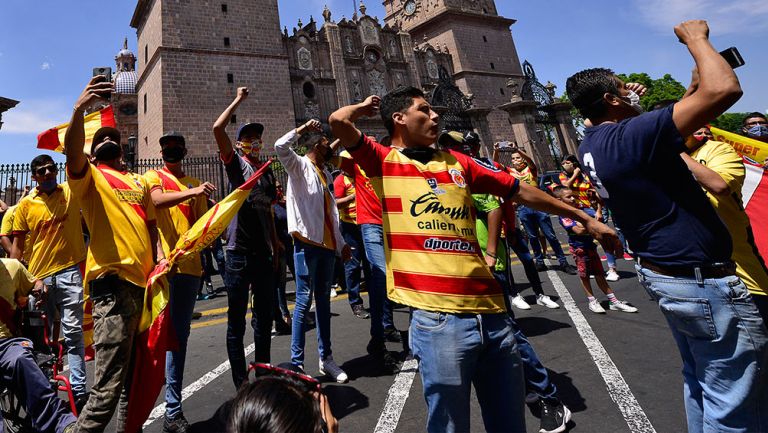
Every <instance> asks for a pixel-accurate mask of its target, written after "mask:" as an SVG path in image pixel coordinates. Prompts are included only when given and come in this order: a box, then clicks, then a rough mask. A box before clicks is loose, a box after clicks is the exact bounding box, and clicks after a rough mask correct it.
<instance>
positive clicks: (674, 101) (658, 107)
mask: <svg viewBox="0 0 768 433" xmlns="http://www.w3.org/2000/svg"><path fill="white" fill-rule="evenodd" d="M678 102H680V100H678V99H662V100H661V101H659V102H657V103H655V104H653V109H654V110H661V109H662V108H667V107H669V106H670V105H675V104H677V103H678Z"/></svg>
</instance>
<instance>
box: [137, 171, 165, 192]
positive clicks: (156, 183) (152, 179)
mask: <svg viewBox="0 0 768 433" xmlns="http://www.w3.org/2000/svg"><path fill="white" fill-rule="evenodd" d="M142 177H143V178H144V180H145V181H146V182H147V186H148V187H149V191H150V192H151V191H152V190H153V189H157V188H160V189H162V188H163V185H162V183H161V181H160V176H159V175H158V174H157V171H155V170H149V171H148V172H146V173H144V176H142Z"/></svg>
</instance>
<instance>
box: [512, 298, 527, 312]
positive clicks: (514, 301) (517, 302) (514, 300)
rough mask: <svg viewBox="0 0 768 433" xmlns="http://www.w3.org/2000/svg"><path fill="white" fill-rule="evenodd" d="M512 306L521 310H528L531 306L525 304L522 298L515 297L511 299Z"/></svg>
mask: <svg viewBox="0 0 768 433" xmlns="http://www.w3.org/2000/svg"><path fill="white" fill-rule="evenodd" d="M512 305H514V306H515V307H517V308H519V309H521V310H530V309H531V306H530V305H528V303H527V302H525V299H523V297H522V296H520V295H517V296H515V297H514V298H512Z"/></svg>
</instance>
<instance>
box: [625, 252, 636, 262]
mask: <svg viewBox="0 0 768 433" xmlns="http://www.w3.org/2000/svg"><path fill="white" fill-rule="evenodd" d="M624 260H631V261H634V260H635V258H634V257H632V256H630V255H629V254H627V253H624Z"/></svg>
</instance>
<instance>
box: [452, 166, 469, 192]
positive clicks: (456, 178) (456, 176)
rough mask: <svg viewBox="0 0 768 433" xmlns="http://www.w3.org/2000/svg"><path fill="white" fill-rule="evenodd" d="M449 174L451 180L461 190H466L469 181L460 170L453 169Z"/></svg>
mask: <svg viewBox="0 0 768 433" xmlns="http://www.w3.org/2000/svg"><path fill="white" fill-rule="evenodd" d="M448 174H450V175H451V180H453V183H455V184H456V186H458V187H459V188H464V187H466V186H467V181H466V179H464V175H463V174H461V172H460V171H459V170H456V169H455V168H452V169H450V170H448Z"/></svg>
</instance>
